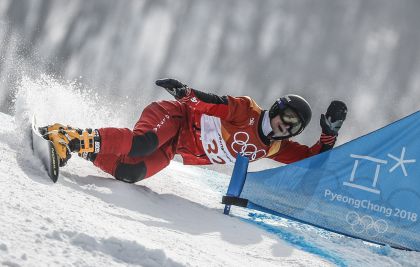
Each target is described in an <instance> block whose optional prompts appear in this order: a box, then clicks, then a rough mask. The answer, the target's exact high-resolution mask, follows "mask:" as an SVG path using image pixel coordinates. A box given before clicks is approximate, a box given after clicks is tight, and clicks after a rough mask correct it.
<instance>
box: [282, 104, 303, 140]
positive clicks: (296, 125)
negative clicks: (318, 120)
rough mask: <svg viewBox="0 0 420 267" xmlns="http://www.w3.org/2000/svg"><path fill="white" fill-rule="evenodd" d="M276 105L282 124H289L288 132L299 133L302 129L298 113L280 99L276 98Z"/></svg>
mask: <svg viewBox="0 0 420 267" xmlns="http://www.w3.org/2000/svg"><path fill="white" fill-rule="evenodd" d="M277 105H278V108H279V115H280V118H281V120H282V121H283V123H284V124H286V125H288V126H289V129H288V132H289V133H290V134H291V135H295V134H297V133H299V132H300V131H301V130H302V120H301V119H300V117H299V115H298V114H297V113H296V112H295V111H294V110H293V109H291V108H290V107H289V106H287V105H286V104H284V102H283V101H282V100H281V99H278V100H277Z"/></svg>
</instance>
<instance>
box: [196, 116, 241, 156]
mask: <svg viewBox="0 0 420 267" xmlns="http://www.w3.org/2000/svg"><path fill="white" fill-rule="evenodd" d="M221 129H222V123H221V121H220V118H217V117H212V116H207V115H202V116H201V142H202V144H203V148H204V151H205V153H206V155H207V157H208V158H209V159H210V161H211V162H212V163H213V164H234V163H235V161H236V158H235V157H234V156H232V154H231V153H230V152H229V150H228V148H227V145H226V142H225V140H224V139H223V136H222V130H221Z"/></svg>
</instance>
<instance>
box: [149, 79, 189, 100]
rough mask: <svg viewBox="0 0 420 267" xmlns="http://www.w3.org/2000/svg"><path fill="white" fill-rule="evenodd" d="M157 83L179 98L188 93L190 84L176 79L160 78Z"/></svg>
mask: <svg viewBox="0 0 420 267" xmlns="http://www.w3.org/2000/svg"><path fill="white" fill-rule="evenodd" d="M156 85H157V86H160V87H163V88H165V90H166V91H168V93H170V94H171V95H173V97H175V99H177V100H179V99H181V98H183V97H185V96H186V95H187V94H188V90H189V88H188V86H187V85H185V84H183V83H181V82H180V81H178V80H175V79H168V78H165V79H160V80H157V81H156Z"/></svg>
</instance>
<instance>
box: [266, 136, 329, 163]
mask: <svg viewBox="0 0 420 267" xmlns="http://www.w3.org/2000/svg"><path fill="white" fill-rule="evenodd" d="M321 148H322V145H321V143H320V142H319V141H318V142H316V143H315V144H314V145H313V146H311V147H308V146H306V145H302V144H299V143H298V142H293V141H290V140H284V141H282V144H281V148H280V151H279V153H277V154H274V155H273V156H272V157H270V158H271V159H273V160H275V161H279V162H282V163H286V164H289V163H293V162H296V161H299V160H302V159H305V158H309V157H311V156H314V155H317V154H319V153H321Z"/></svg>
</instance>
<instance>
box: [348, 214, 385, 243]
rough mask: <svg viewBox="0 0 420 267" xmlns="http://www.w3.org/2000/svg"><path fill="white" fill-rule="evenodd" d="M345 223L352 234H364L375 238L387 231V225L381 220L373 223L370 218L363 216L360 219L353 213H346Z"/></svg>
mask: <svg viewBox="0 0 420 267" xmlns="http://www.w3.org/2000/svg"><path fill="white" fill-rule="evenodd" d="M346 221H347V223H348V224H350V225H351V229H352V230H353V232H354V233H357V234H362V233H366V234H367V235H368V236H370V237H376V236H378V235H379V234H383V233H385V232H386V231H388V223H387V222H386V221H384V220H382V219H380V220H377V221H375V220H374V219H373V218H372V217H370V216H368V215H364V216H363V217H360V215H359V214H357V213H356V212H354V211H351V212H349V213H347V216H346Z"/></svg>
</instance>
